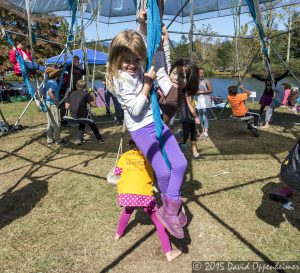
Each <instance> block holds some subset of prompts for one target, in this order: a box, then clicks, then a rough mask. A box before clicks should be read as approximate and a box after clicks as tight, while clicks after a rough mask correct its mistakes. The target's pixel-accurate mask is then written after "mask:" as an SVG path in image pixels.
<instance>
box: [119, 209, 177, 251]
mask: <svg viewBox="0 0 300 273" xmlns="http://www.w3.org/2000/svg"><path fill="white" fill-rule="evenodd" d="M134 209H135V207H125V208H124V210H123V212H122V214H121V217H120V221H119V225H118V229H117V234H118V235H119V236H122V235H123V233H124V230H125V228H126V226H127V224H128V222H129V219H130V216H131V214H132V213H133V211H134ZM156 210H157V206H155V207H154V208H144V211H145V212H146V213H147V214H148V215H149V216H150V217H151V220H152V222H153V223H154V225H155V227H156V230H157V236H158V238H159V240H160V242H161V245H162V249H163V252H165V253H167V252H170V251H171V250H172V248H171V244H170V240H169V236H168V234H167V233H166V229H165V227H164V226H163V225H162V224H161V222H159V220H158V219H157V217H156V214H155V212H156Z"/></svg>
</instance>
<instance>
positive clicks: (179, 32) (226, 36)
mask: <svg viewBox="0 0 300 273" xmlns="http://www.w3.org/2000/svg"><path fill="white" fill-rule="evenodd" d="M169 33H174V34H187V35H188V34H189V32H183V31H171V30H170V31H169ZM193 35H195V36H207V37H220V38H235V36H233V35H221V34H217V35H216V34H206V33H201V32H196V33H193ZM237 38H239V39H245V40H249V39H253V37H241V36H238V37H237Z"/></svg>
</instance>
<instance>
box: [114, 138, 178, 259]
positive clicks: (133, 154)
mask: <svg viewBox="0 0 300 273" xmlns="http://www.w3.org/2000/svg"><path fill="white" fill-rule="evenodd" d="M129 146H130V150H129V151H127V152H126V153H124V154H123V155H122V156H121V157H120V159H119V160H118V163H117V167H116V170H115V175H117V176H120V178H119V181H118V183H117V190H118V204H119V206H122V207H124V210H123V212H122V214H121V217H120V220H119V225H118V228H117V232H116V235H115V240H116V241H118V240H119V239H120V238H121V237H122V236H123V235H124V231H125V228H126V226H127V224H128V222H129V219H130V217H131V215H132V213H133V212H134V211H135V210H136V209H138V208H143V210H144V211H145V212H146V213H147V214H148V215H149V216H150V218H151V220H152V222H153V223H154V225H155V227H156V231H157V235H158V238H159V240H160V242H161V245H162V249H163V252H164V253H165V255H166V258H167V261H169V262H171V261H172V260H174V259H175V258H177V257H178V256H179V255H181V253H182V252H181V251H180V250H178V249H172V246H171V243H170V239H169V236H168V234H167V232H166V229H165V227H164V226H163V225H162V224H161V223H160V221H159V220H158V218H157V216H156V212H157V210H158V207H157V203H156V200H155V197H154V195H153V180H154V174H153V169H152V168H151V165H150V163H149V162H148V160H147V159H146V158H145V157H144V156H143V154H142V152H141V151H140V150H139V149H138V148H137V147H136V145H135V143H134V141H132V140H131V139H130V140H129Z"/></svg>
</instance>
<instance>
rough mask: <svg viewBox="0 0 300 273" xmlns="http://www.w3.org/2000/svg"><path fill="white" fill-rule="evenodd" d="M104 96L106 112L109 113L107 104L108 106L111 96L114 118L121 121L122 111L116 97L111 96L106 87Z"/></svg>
mask: <svg viewBox="0 0 300 273" xmlns="http://www.w3.org/2000/svg"><path fill="white" fill-rule="evenodd" d="M104 98H105V108H106V114H108V115H109V114H111V111H110V108H109V106H110V98H112V101H113V103H114V107H115V113H116V119H117V121H123V118H124V113H123V110H122V108H121V104H120V103H119V102H118V100H117V98H116V97H115V96H113V94H112V93H110V92H109V91H108V90H107V89H106V90H105V93H104Z"/></svg>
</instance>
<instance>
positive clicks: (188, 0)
mask: <svg viewBox="0 0 300 273" xmlns="http://www.w3.org/2000/svg"><path fill="white" fill-rule="evenodd" d="M189 2H190V0H187V1H186V2H185V3H184V4H183V6H182V7H181V9H180V10H179V11H178V12H177V14H176V15H175V16H174V18H173V19H172V20H171V22H170V23H169V24H168V26H167V29H169V27H170V26H171V25H172V24H173V22H174V21H175V20H176V18H177V17H178V15H179V14H180V12H182V11H183V9H184V8H185V7H186V5H187V4H188V3H189Z"/></svg>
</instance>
